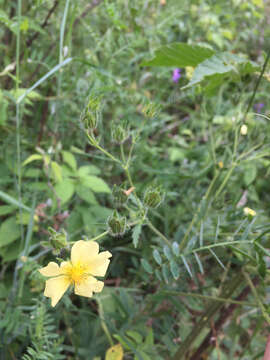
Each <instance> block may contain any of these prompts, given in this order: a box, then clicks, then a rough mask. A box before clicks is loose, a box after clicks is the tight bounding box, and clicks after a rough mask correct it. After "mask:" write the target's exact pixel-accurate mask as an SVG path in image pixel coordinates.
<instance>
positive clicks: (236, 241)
mask: <svg viewBox="0 0 270 360" xmlns="http://www.w3.org/2000/svg"><path fill="white" fill-rule="evenodd" d="M253 243H254V241H253V240H235V241H224V242H220V243H217V244H212V245H207V246H202V247H199V248H197V249H193V250H191V251H189V252H187V253H185V254H184V255H189V254H193V253H195V252H198V251H203V250H209V249H212V248H214V247H219V246H230V245H235V244H253Z"/></svg>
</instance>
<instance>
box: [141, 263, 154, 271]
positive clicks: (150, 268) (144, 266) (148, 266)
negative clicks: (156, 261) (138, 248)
mask: <svg viewBox="0 0 270 360" xmlns="http://www.w3.org/2000/svg"><path fill="white" fill-rule="evenodd" d="M141 264H142V267H143V268H144V270H145V271H146V272H148V273H149V274H153V269H152V266H151V265H150V264H149V262H148V261H147V260H145V259H141Z"/></svg>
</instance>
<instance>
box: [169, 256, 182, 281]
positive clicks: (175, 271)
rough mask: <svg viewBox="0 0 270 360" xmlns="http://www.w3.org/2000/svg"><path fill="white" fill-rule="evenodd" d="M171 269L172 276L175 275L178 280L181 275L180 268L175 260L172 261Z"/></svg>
mask: <svg viewBox="0 0 270 360" xmlns="http://www.w3.org/2000/svg"><path fill="white" fill-rule="evenodd" d="M170 269H171V273H172V276H173V277H174V279H175V280H177V279H178V278H179V276H180V269H179V266H178V265H177V264H176V262H175V261H174V260H171V261H170Z"/></svg>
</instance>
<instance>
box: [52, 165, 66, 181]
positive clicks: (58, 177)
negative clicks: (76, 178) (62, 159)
mask: <svg viewBox="0 0 270 360" xmlns="http://www.w3.org/2000/svg"><path fill="white" fill-rule="evenodd" d="M51 167H52V173H53V176H54V178H55V181H56V182H59V181H62V180H63V177H62V169H61V166H60V165H59V164H57V162H56V161H52V163H51Z"/></svg>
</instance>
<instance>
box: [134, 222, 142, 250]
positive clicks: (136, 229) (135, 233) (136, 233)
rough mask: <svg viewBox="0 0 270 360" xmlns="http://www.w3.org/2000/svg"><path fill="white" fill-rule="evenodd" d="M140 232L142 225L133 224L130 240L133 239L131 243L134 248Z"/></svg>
mask: <svg viewBox="0 0 270 360" xmlns="http://www.w3.org/2000/svg"><path fill="white" fill-rule="evenodd" d="M141 232H142V225H141V224H138V225H136V226H134V228H133V229H132V241H133V245H134V247H135V248H136V247H137V246H138V242H139V238H140V235H141Z"/></svg>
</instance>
